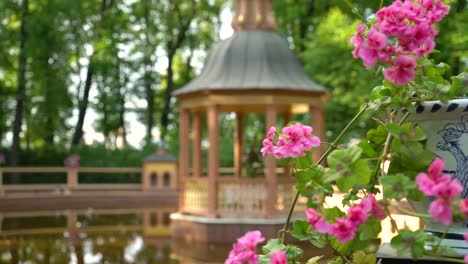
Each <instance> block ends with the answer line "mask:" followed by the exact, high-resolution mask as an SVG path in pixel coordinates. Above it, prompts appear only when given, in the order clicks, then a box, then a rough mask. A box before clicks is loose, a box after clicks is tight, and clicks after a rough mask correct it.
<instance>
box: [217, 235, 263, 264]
mask: <svg viewBox="0 0 468 264" xmlns="http://www.w3.org/2000/svg"><path fill="white" fill-rule="evenodd" d="M263 241H265V238H264V237H262V233H260V231H257V230H255V231H249V232H247V233H246V234H245V235H244V236H242V237H240V238H238V239H237V242H236V243H235V244H234V245H233V247H232V250H231V252H229V256H228V258H227V259H226V261H225V262H224V263H225V264H244V263H248V264H257V263H258V256H257V254H255V247H256V246H257V244H258V243H261V242H263Z"/></svg>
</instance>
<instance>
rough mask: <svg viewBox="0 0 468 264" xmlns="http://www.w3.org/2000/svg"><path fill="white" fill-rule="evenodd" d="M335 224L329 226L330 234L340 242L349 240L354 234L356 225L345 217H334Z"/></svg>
mask: <svg viewBox="0 0 468 264" xmlns="http://www.w3.org/2000/svg"><path fill="white" fill-rule="evenodd" d="M335 220H336V224H333V225H331V226H330V234H332V235H333V236H335V237H336V238H338V240H339V241H340V242H341V243H344V242H347V241H350V240H352V239H353V238H354V236H355V235H356V227H355V226H354V225H353V223H352V222H351V221H349V220H348V219H346V218H336V219H335Z"/></svg>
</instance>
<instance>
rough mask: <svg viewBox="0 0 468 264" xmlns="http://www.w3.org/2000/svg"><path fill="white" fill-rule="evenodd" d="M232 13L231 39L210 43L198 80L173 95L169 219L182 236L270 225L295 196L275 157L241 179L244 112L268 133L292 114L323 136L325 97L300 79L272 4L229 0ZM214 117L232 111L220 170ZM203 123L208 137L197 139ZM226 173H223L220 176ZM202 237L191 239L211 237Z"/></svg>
mask: <svg viewBox="0 0 468 264" xmlns="http://www.w3.org/2000/svg"><path fill="white" fill-rule="evenodd" d="M235 10H236V11H235V16H234V20H233V23H232V25H233V28H234V29H235V33H234V34H233V36H231V37H230V38H228V39H226V40H223V41H220V42H219V43H217V44H216V45H215V46H214V47H213V49H212V50H211V52H210V53H209V55H208V57H207V59H206V61H205V64H204V68H203V70H202V72H201V73H200V75H198V76H197V77H196V78H195V79H193V80H192V81H191V82H189V83H188V84H187V85H185V86H184V87H182V88H181V89H179V90H177V91H176V92H175V93H174V95H175V96H176V97H177V99H178V100H179V103H180V108H179V133H180V139H179V146H180V147H179V179H180V197H179V202H180V207H179V214H177V215H175V216H173V217H172V219H173V230H174V234H173V235H174V236H176V237H178V236H182V234H183V233H184V232H186V231H187V230H184V231H183V232H182V229H184V228H182V226H185V227H187V226H188V225H189V224H187V221H188V222H190V221H192V222H197V221H198V222H199V223H201V222H204V223H215V222H216V221H217V219H218V220H222V219H224V220H226V219H230V220H229V221H230V222H229V221H228V222H229V223H232V224H236V219H239V222H238V223H237V224H239V223H241V222H242V223H247V222H248V219H255V220H256V221H258V220H259V219H263V220H265V221H266V222H268V223H274V221H275V220H278V219H282V218H284V217H285V216H286V214H287V210H288V208H289V204H290V203H291V201H292V200H293V197H294V195H295V191H294V181H293V178H292V177H291V176H290V172H289V170H288V169H286V170H283V171H280V170H278V169H277V167H276V161H275V159H273V158H271V157H266V160H265V170H264V177H259V178H245V177H242V175H241V174H242V167H243V161H242V156H243V155H242V154H243V134H244V133H243V132H244V121H243V120H244V116H245V115H246V114H264V115H265V123H266V128H267V130H268V129H269V128H270V127H271V126H276V125H277V120H278V119H279V118H281V119H282V120H283V123H287V122H289V121H290V119H291V115H292V114H296V113H309V114H310V122H311V124H312V125H313V127H314V133H315V134H316V135H318V136H319V137H321V138H323V136H324V110H323V104H324V103H325V101H326V100H327V98H328V97H329V94H328V92H327V91H326V90H325V89H324V88H323V87H322V86H320V85H318V84H317V83H315V82H314V81H312V80H310V79H309V78H308V77H307V76H306V74H305V73H304V70H303V68H302V65H301V63H300V61H299V60H298V58H297V57H296V56H295V54H294V52H293V51H292V50H291V49H290V48H289V44H288V42H287V41H286V40H285V39H284V38H283V37H281V36H280V35H279V34H278V33H277V32H276V28H277V27H276V23H275V21H274V18H273V15H272V0H236V1H235ZM221 113H235V139H234V146H233V149H234V153H233V154H234V157H233V160H234V168H233V169H232V170H227V171H224V169H222V168H220V165H219V164H220V163H219V156H220V152H222V151H223V149H220V144H219V136H220V133H223V131H220V126H219V117H220V114H221ZM204 117H206V118H204ZM203 120H206V122H207V131H208V133H207V134H208V135H207V138H203V136H202V128H203ZM265 134H266V132H265ZM202 142H207V143H208V155H207V161H203V160H202V157H203V156H202ZM204 144H205V143H204ZM190 146H191V147H190ZM258 151H260V150H258ZM316 154H317V155H320V151H316ZM314 158H317V156H316V157H314ZM204 163H206V164H207V167H206V170H205V168H203V164H204ZM204 171H206V172H207V176H206V177H204V176H203V175H204ZM226 173H227V174H230V175H229V176H220V175H221V174H226ZM203 219H204V220H203ZM181 221H184V224H181V223H180V222H181ZM200 221H201V222H200ZM206 221H208V222H206ZM246 221H247V222H246ZM272 221H273V222H272ZM266 222H265V223H266ZM223 223H227V222H226V221H224V222H223ZM208 226H209V225H208ZM178 230H179V231H178ZM192 231H193V230H192ZM209 233H210V232H207V234H206V236H205V235H195V236H196V239H197V240H206V241H212V240H216V238H210V234H209ZM234 233H236V232H234ZM237 235H238V234H234V236H237ZM220 239H221V240H225V239H226V237H225V236H223V235H220Z"/></svg>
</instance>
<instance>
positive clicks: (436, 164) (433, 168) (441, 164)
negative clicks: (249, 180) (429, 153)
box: [427, 158, 445, 180]
mask: <svg viewBox="0 0 468 264" xmlns="http://www.w3.org/2000/svg"><path fill="white" fill-rule="evenodd" d="M444 168H445V161H444V160H443V159H440V158H437V159H435V160H434V161H433V162H432V164H431V165H430V166H429V168H428V169H427V172H429V177H431V179H433V180H435V179H437V178H439V176H440V175H441V174H442V172H444Z"/></svg>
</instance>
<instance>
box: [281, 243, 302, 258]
mask: <svg viewBox="0 0 468 264" xmlns="http://www.w3.org/2000/svg"><path fill="white" fill-rule="evenodd" d="M285 251H286V256H287V258H288V262H292V263H296V262H298V261H299V260H300V258H301V257H302V254H303V253H304V251H303V250H302V249H300V248H299V247H298V246H296V245H291V244H288V245H287V246H286V248H285Z"/></svg>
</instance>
